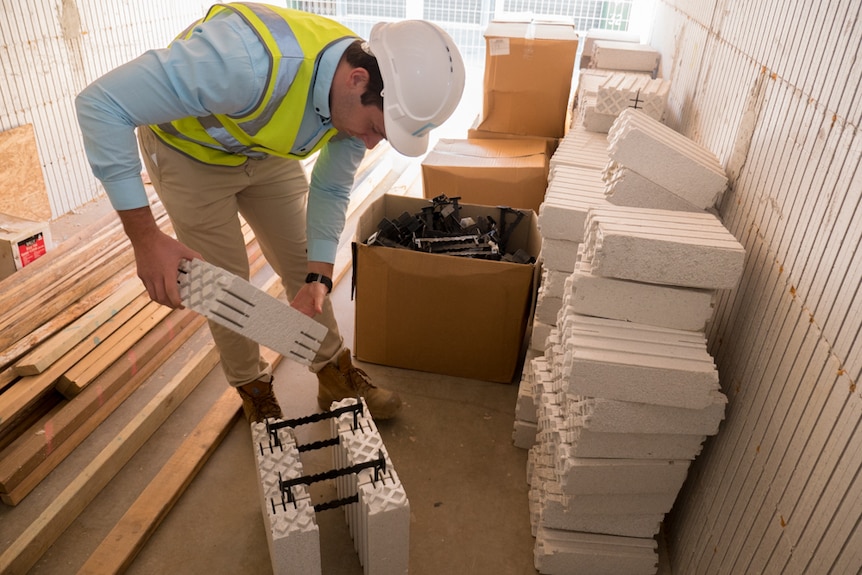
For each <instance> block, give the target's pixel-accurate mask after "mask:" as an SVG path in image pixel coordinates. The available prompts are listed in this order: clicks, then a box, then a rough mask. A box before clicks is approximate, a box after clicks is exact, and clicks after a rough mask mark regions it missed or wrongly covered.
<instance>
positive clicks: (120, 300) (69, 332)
mask: <svg viewBox="0 0 862 575" xmlns="http://www.w3.org/2000/svg"><path fill="white" fill-rule="evenodd" d="M142 293H144V286H143V284H142V283H141V280H139V279H138V278H136V277H135V278H130V279H127V280H126V281H124V282H123V283H122V284H121V285H120V287H119V289H117V290H116V291H114V292H113V293H111V294H110V295H109V296H108V297H107V298H105V299H103V300H102V301H101V302H100V303H98V304H97V305H95V306H94V307H93V308H92V309H90V310H89V311H88V312H87V313H85V314H84V315H82V316H80V317H79V318H78V319H77V320H75V321H74V322H72V323H71V324H69V325H67V326H66V327H65V328H63V330H61V331H60V332H58V333H57V334H56V335H54V336H53V337H51V338H50V339H49V340H48V341H46V342H44V343H43V344H42V345H40V346H39V347H38V348H36V349H35V350H33V351H32V352H30V353H28V354H27V355H26V356H25V357H23V358H21V359H20V360H18V362H17V363H16V364H15V371H16V372H18V375H36V374H37V373H42V372H43V371H45V370H46V369H48V367H49V366H50V365H51V364H52V363H54V362H55V361H56V360H57V359H58V358H60V357H61V356H62V355H64V354H65V353H66V352H68V351H69V350H70V349H72V348H73V347H75V346H76V345H78V344H79V343H80V342H81V340H83V339H84V338H85V337H87V336H88V335H90V334H91V333H93V332H94V331H95V330H96V329H97V328H98V327H99V326H101V325H103V324H104V323H105V322H108V321H111V319H113V318H114V317H115V316H116V315H117V314H118V313H119V312H120V310H121V309H122V308H124V307H125V306H126V305H127V304H129V303H130V302H131V301H132V300H134V299H135V298H136V297H138V296H140V295H141V294H142Z"/></svg>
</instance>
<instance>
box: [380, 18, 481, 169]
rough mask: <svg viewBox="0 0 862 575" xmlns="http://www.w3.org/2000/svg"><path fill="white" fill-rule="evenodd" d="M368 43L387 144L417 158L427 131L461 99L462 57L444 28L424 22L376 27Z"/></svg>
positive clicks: (398, 23) (450, 112)
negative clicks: (380, 86)
mask: <svg viewBox="0 0 862 575" xmlns="http://www.w3.org/2000/svg"><path fill="white" fill-rule="evenodd" d="M368 44H369V48H370V49H371V52H372V53H373V54H374V56H375V58H377V64H378V66H379V67H380V75H381V76H382V77H383V121H384V128H385V130H386V139H387V140H389V143H390V144H392V147H393V148H395V149H396V150H398V151H399V152H401V153H402V154H404V155H405V156H420V155H422V154H423V153H425V150H427V149H428V132H429V131H430V130H432V129H433V128H436V127H437V126H439V125H440V124H442V123H443V122H445V121H446V120H447V119H448V118H449V116H451V115H452V112H454V111H455V108H456V107H457V106H458V102H459V101H460V100H461V94H462V92H463V91H464V75H465V73H464V61H463V60H462V59H461V54H460V52H458V48H457V47H456V46H455V43H454V42H453V41H452V38H451V37H449V35H448V34H447V33H446V32H444V31H443V29H442V28H440V27H439V26H437V25H435V24H432V23H431V22H426V21H424V20H402V21H400V22H380V23H378V24H375V25H374V27H373V28H372V29H371V37H370V38H369V41H368Z"/></svg>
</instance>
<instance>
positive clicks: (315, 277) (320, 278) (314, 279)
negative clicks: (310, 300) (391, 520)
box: [305, 273, 332, 293]
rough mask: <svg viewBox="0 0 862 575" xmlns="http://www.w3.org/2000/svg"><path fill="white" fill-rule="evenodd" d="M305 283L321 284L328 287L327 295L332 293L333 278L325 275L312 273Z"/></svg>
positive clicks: (306, 277)
mask: <svg viewBox="0 0 862 575" xmlns="http://www.w3.org/2000/svg"><path fill="white" fill-rule="evenodd" d="M305 283H307V284H310V283H321V284H323V285H325V286H326V293H332V278H330V277H328V276H325V275H323V274H315V273H310V274H308V275H307V276H305Z"/></svg>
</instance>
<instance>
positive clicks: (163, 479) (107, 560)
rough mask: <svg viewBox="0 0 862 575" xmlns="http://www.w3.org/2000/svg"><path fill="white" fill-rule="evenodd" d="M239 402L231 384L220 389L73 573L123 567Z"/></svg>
mask: <svg viewBox="0 0 862 575" xmlns="http://www.w3.org/2000/svg"><path fill="white" fill-rule="evenodd" d="M241 407H242V401H241V400H240V397H239V394H237V393H236V391H235V390H234V389H232V388H230V389H227V390H225V392H224V393H223V394H222V396H221V397H220V398H219V400H218V401H216V403H215V405H213V407H212V408H211V409H210V410H209V412H208V413H207V414H206V416H205V417H204V418H203V419H202V420H201V422H200V423H199V424H198V425H197V427H195V429H194V430H193V431H192V432H191V434H189V436H188V437H187V439H186V440H185V441H184V442H183V444H182V445H181V446H180V448H179V449H178V450H177V451H176V452H174V454H173V455H172V456H171V458H170V459H169V460H168V462H167V463H165V465H164V467H162V469H161V470H160V471H159V473H158V474H157V475H156V476H155V477H154V478H153V480H152V481H151V482H150V484H149V485H148V486H147V487H146V489H144V491H143V492H142V493H141V494H140V496H139V497H138V498H137V499H136V500H135V502H134V503H133V504H132V506H131V507H130V508H129V509H128V511H126V513H125V514H124V515H123V517H122V518H121V519H120V520H119V522H118V523H117V524H116V525H115V526H114V528H113V529H112V530H111V532H110V533H108V535H107V537H105V538H104V539H103V540H102V542H101V544H99V546H98V547H97V548H96V550H95V551H93V553H92V554H91V555H90V557H89V559H87V562H86V563H84V565H83V566H82V567H81V569H80V570H79V571H78V573H79V574H84V573H89V574H96V573H105V574H108V573H122V572H125V571H126V569H128V568H129V566H130V565H131V563H132V561H133V560H134V558H135V556H136V555H137V554H138V553H139V552H140V550H141V548H143V546H144V544H145V543H146V542H147V540H148V539H149V538H150V536H151V535H152V534H153V533H155V531H156V529H157V528H158V526H159V524H161V522H162V520H163V519H164V518H165V517H166V516H167V514H168V513H169V512H170V510H171V509H172V508H173V506H174V504H175V503H176V502H177V501H178V500H179V498H180V496H181V495H182V494H183V492H184V491H185V490H186V488H187V487H188V485H189V484H190V483H191V481H192V479H194V477H195V476H196V475H197V473H198V471H200V469H201V468H202V467H203V465H204V463H206V461H207V459H209V456H210V455H211V454H212V453H213V452H214V451H215V449H216V448H217V447H218V445H219V444H220V443H221V441H222V439H224V437H225V435H227V432H228V431H229V430H230V427H231V424H232V423H233V422H234V420H235V419H236V417H237V415H239V413H240V411H241Z"/></svg>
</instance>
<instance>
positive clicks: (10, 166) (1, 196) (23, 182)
mask: <svg viewBox="0 0 862 575" xmlns="http://www.w3.org/2000/svg"><path fill="white" fill-rule="evenodd" d="M0 213H4V214H9V215H11V216H16V217H19V218H25V219H28V220H36V221H48V220H50V219H51V204H50V202H49V201H48V190H47V188H46V187H45V178H44V176H43V175H42V162H41V160H40V159H39V151H38V149H37V148H36V132H35V131H34V130H33V124H24V125H23V126H18V127H17V128H12V129H11V130H6V131H4V132H0Z"/></svg>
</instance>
